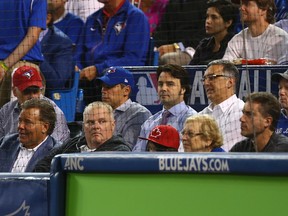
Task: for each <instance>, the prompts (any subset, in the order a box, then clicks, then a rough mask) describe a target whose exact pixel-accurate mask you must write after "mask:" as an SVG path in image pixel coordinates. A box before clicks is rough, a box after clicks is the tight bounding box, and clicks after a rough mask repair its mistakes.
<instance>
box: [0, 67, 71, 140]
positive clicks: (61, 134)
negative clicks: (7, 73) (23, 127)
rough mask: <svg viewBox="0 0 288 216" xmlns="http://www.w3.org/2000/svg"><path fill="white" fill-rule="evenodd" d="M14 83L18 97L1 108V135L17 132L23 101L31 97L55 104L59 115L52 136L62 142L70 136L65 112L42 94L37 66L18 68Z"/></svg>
mask: <svg viewBox="0 0 288 216" xmlns="http://www.w3.org/2000/svg"><path fill="white" fill-rule="evenodd" d="M12 85H13V86H12V89H13V94H14V95H15V97H16V98H17V99H16V100H14V101H10V102H8V103H6V104H5V105H4V106H3V107H2V108H1V109H0V137H3V136H4V135H7V134H11V133H16V132H17V124H18V117H19V114H20V112H21V104H22V103H24V102H25V101H27V100H30V99H31V98H43V99H45V100H48V101H49V102H50V103H51V104H52V105H53V107H54V109H55V112H56V115H57V117H56V118H57V121H56V126H55V129H54V131H53V133H52V135H51V136H52V137H54V138H55V139H56V140H57V141H60V142H63V141H65V140H66V139H67V138H69V134H70V131H69V129H68V126H67V122H66V118H65V116H64V113H63V112H62V110H61V109H60V108H59V107H58V106H57V105H56V104H55V103H54V102H53V101H52V100H50V99H48V98H46V97H44V96H43V95H42V94H41V90H42V88H43V84H42V78H41V76H40V74H39V72H38V71H37V70H36V69H35V68H33V67H29V66H22V67H19V68H17V69H16V70H15V71H14V73H13V75H12Z"/></svg>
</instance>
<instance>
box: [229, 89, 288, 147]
mask: <svg viewBox="0 0 288 216" xmlns="http://www.w3.org/2000/svg"><path fill="white" fill-rule="evenodd" d="M279 116H280V104H279V102H278V101H277V98H276V97H274V96H273V95H272V94H271V93H268V92H254V93H252V94H250V95H248V96H247V97H246V102H245V105H244V108H243V115H242V117H241V118H240V121H241V134H242V135H243V136H245V137H247V139H245V140H243V141H240V142H238V143H236V144H235V145H234V146H233V147H232V149H231V150H230V152H288V137H285V136H283V135H282V134H276V133H275V129H276V127H277V122H278V119H279Z"/></svg>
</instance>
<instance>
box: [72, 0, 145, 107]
mask: <svg viewBox="0 0 288 216" xmlns="http://www.w3.org/2000/svg"><path fill="white" fill-rule="evenodd" d="M100 2H102V3H103V4H104V7H103V8H101V9H100V10H98V11H97V12H95V13H93V14H92V15H91V16H90V17H89V18H88V19H87V21H86V23H85V27H84V32H83V37H81V38H82V43H81V45H82V46H81V47H80V48H81V51H79V53H81V56H79V58H78V60H79V62H78V67H79V68H80V69H82V68H84V69H82V70H81V73H80V79H81V80H82V81H81V82H80V86H81V87H82V88H83V89H84V91H85V102H86V104H88V103H90V102H91V101H95V100H97V98H95V83H94V81H95V78H96V76H99V75H101V73H102V72H103V70H104V69H106V68H108V67H111V66H128V65H129V66H131V65H132V66H143V65H145V63H146V58H147V53H148V47H149V41H150V36H149V23H148V20H147V18H146V16H145V14H144V13H143V12H142V11H141V10H140V9H138V8H136V7H135V6H133V5H131V3H130V2H129V0H110V1H104V0H101V1H100Z"/></svg>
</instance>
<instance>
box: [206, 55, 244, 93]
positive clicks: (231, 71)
mask: <svg viewBox="0 0 288 216" xmlns="http://www.w3.org/2000/svg"><path fill="white" fill-rule="evenodd" d="M212 65H222V66H223V72H224V73H225V74H227V75H230V76H231V77H234V78H235V84H236V85H235V92H236V89H237V85H238V82H239V70H238V69H237V67H236V66H235V65H234V64H233V63H232V62H231V61H228V60H222V59H216V60H214V61H211V62H210V63H209V64H208V65H207V68H206V70H207V69H208V68H209V67H210V66H212Z"/></svg>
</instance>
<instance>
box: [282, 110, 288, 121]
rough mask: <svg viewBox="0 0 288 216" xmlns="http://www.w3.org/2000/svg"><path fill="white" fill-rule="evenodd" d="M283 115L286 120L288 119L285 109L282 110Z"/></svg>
mask: <svg viewBox="0 0 288 216" xmlns="http://www.w3.org/2000/svg"><path fill="white" fill-rule="evenodd" d="M281 114H282V115H283V116H284V117H285V118H286V119H288V115H287V111H286V110H285V109H283V108H282V109H281Z"/></svg>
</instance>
